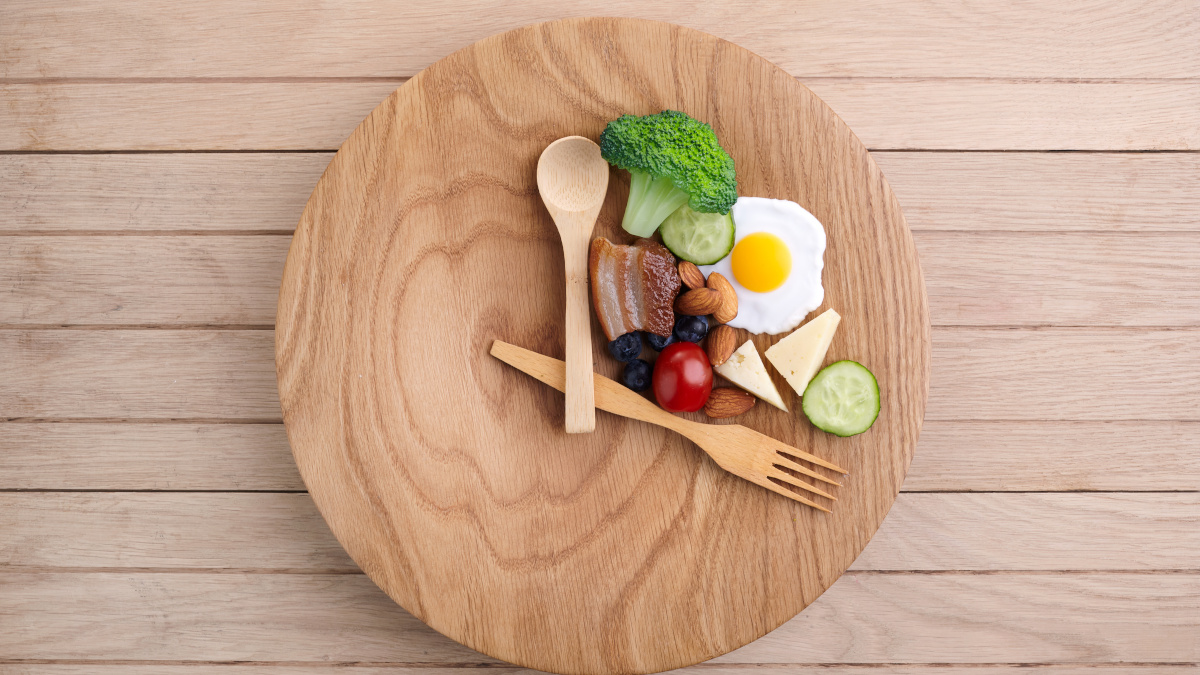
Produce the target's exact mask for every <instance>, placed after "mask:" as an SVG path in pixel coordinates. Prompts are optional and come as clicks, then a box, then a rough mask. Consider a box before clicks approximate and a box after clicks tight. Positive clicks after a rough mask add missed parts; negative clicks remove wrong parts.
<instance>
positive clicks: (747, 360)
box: [713, 340, 787, 412]
mask: <svg viewBox="0 0 1200 675" xmlns="http://www.w3.org/2000/svg"><path fill="white" fill-rule="evenodd" d="M713 370H715V371H717V374H718V375H720V376H721V377H723V378H725V379H727V380H729V381H730V382H732V383H734V384H736V385H737V386H739V387H741V388H742V389H745V390H746V391H748V392H750V393H751V394H754V395H755V396H757V397H759V398H761V399H762V400H764V401H766V402H767V403H770V404H771V405H773V406H775V407H776V408H779V409H780V410H783V411H785V412H786V411H787V406H785V405H784V404H783V397H781V396H780V395H779V390H778V389H776V388H775V383H774V382H772V381H771V376H770V375H768V374H767V367H766V366H764V365H763V362H762V357H760V356H759V355H758V350H757V349H755V348H754V343H753V342H752V341H750V340H746V344H744V345H742V346H741V347H738V349H737V351H736V352H734V353H733V354H731V355H730V356H729V358H728V359H726V360H725V363H722V364H721V365H719V366H717V367H716V368H713Z"/></svg>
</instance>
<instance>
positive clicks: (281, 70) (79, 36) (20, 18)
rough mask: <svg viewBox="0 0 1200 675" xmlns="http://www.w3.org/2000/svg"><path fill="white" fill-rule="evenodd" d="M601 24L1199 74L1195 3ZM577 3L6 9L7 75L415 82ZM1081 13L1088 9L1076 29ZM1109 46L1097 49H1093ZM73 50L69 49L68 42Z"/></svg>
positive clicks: (902, 64) (817, 6)
mask: <svg viewBox="0 0 1200 675" xmlns="http://www.w3.org/2000/svg"><path fill="white" fill-rule="evenodd" d="M603 13H604V14H605V15H607V16H635V17H642V18H648V19H657V20H660V21H673V22H676V23H682V24H684V25H687V26H690V27H693V28H698V29H700V30H703V31H706V32H709V33H713V34H715V35H717V36H719V37H723V38H725V39H728V40H732V41H734V42H737V43H739V44H741V45H743V46H745V47H746V48H748V49H751V50H753V51H756V52H758V53H759V54H761V55H762V56H764V57H766V58H768V59H770V60H772V61H775V62H776V63H778V64H780V65H781V66H783V67H784V68H786V69H788V70H790V71H791V72H793V73H796V74H804V75H838V76H841V75H856V76H862V75H869V76H887V77H896V76H924V77H933V76H1001V77H1039V78H1045V77H1070V78H1081V77H1082V78H1112V77H1196V76H1200V58H1197V55H1196V50H1195V49H1194V47H1195V25H1196V15H1195V11H1194V6H1193V5H1191V4H1189V3H1188V2H1186V1H1184V0H1156V1H1153V2H1147V3H1144V4H1139V5H1137V6H1136V7H1130V6H1129V5H1128V3H1125V2H1116V1H1113V0H1108V1H1103V2H1088V1H1087V0H1069V1H1064V2H1057V3H1018V4H1004V5H994V4H993V5H963V4H962V3H958V2H951V1H946V0H943V1H941V2H921V1H920V0H899V1H897V2H887V1H886V0H859V1H858V2H853V3H810V4H806V5H804V7H803V10H802V11H799V10H797V8H796V7H795V6H794V5H793V4H791V3H788V2H785V1H783V0H771V1H768V2H760V3H756V4H755V6H754V7H753V8H752V9H750V8H746V7H742V6H739V5H738V4H737V3H728V2H719V3H706V4H699V5H697V4H690V3H684V2H680V1H678V0H674V1H669V2H658V3H652V4H646V3H638V2H633V1H632V0H612V1H611V2H609V3H606V4H605V6H604V12H603ZM594 14H596V8H595V7H594V6H593V5H589V4H588V3H584V2H578V1H575V2H554V1H552V0H534V1H533V2H523V3H505V2H502V1H501V0H487V1H486V2H480V3H476V4H474V5H472V8H471V11H464V12H456V13H455V12H453V9H452V8H447V7H446V6H445V5H444V4H443V3H438V2H435V1H433V0H416V1H412V2H405V3H399V4H388V5H382V6H381V5H379V4H377V3H371V2H369V1H367V0H356V1H351V2H339V3H330V4H325V3H320V4H305V5H297V6H292V5H289V6H287V7H286V8H284V7H279V8H271V9H264V8H261V7H254V8H251V7H250V6H247V5H245V4H243V3H239V2H236V0H220V1H214V2H207V3H205V5H204V6H203V8H202V9H201V8H197V7H191V6H186V5H184V6H181V5H178V4H176V3H171V2H165V1H163V0H158V1H156V2H149V3H146V2H136V1H135V0H123V1H121V2H108V3H105V4H104V5H103V6H102V7H101V6H92V5H89V4H82V5H81V4H79V3H72V2H69V1H67V0H54V1H50V2H47V1H45V0H40V1H39V0H9V2H6V3H5V5H4V11H3V13H0V44H3V45H5V46H6V49H5V50H4V52H0V76H3V77H10V78H18V77H21V78H31V77H32V78H44V77H105V78H107V77H234V76H238V77H358V76H381V75H382V76H393V75H412V74H415V73H416V72H417V71H418V70H420V69H421V68H424V67H425V66H427V65H429V64H430V63H432V62H433V61H434V60H436V59H438V58H441V57H442V56H445V55H446V54H449V53H450V52H451V51H453V50H455V49H458V48H460V47H464V46H466V45H468V44H470V43H472V42H475V41H476V40H479V39H481V38H484V37H486V36H488V35H491V34H493V33H497V32H500V31H503V30H507V29H510V28H515V27H517V26H521V25H524V24H527V23H534V22H538V21H546V20H549V19H557V18H563V17H571V16H592V15H594ZM1080 16H1086V17H1087V22H1086V24H1081V23H1080V21H1079V17H1080ZM1098 45H1103V46H1104V48H1098V47H1097V46H1098ZM72 47H73V48H72Z"/></svg>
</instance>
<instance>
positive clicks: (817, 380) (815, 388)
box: [801, 361, 879, 436]
mask: <svg viewBox="0 0 1200 675" xmlns="http://www.w3.org/2000/svg"><path fill="white" fill-rule="evenodd" d="M801 407H802V409H803V410H804V414H805V415H807V416H808V420H809V421H810V422H812V423H813V426H815V427H816V428H818V429H820V430H821V431H827V432H829V433H831V434H836V435H838V436H854V435H856V434H861V433H862V432H864V431H866V430H867V429H870V428H871V425H872V424H874V423H875V418H877V417H879V383H878V382H876V381H875V376H874V375H872V374H871V371H869V370H867V369H866V367H865V366H863V365H862V364H861V363H857V362H855V361H838V362H837V363H833V364H830V365H828V366H826V367H825V369H824V370H822V371H821V372H819V373H817V376H816V377H814V378H813V379H812V382H809V383H808V388H807V389H805V390H804V400H803V402H802V404H801Z"/></svg>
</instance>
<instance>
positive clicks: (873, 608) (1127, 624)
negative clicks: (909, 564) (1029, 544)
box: [715, 574, 1200, 663]
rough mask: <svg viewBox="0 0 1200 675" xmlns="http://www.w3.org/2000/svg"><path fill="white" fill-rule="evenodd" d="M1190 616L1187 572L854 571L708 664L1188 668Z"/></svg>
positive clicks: (1198, 648)
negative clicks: (1083, 664)
mask: <svg viewBox="0 0 1200 675" xmlns="http://www.w3.org/2000/svg"><path fill="white" fill-rule="evenodd" d="M1176 593H1177V594H1178V595H1177V596H1174V595H1173V594H1176ZM1198 607H1200V576H1197V575H1195V574H1181V575H1137V574H1131V575H1126V574H1092V575H1088V574H1084V575H1076V574H1050V575H1033V576H1028V575H1022V574H998V575H958V574H950V575H910V574H896V575H875V574H851V575H847V576H845V577H842V579H840V580H839V581H838V582H837V584H836V585H834V586H833V587H832V588H831V589H830V590H829V591H827V592H826V593H825V595H824V596H823V597H822V598H821V599H820V600H818V601H817V602H816V603H814V604H813V605H812V606H811V607H809V609H808V610H807V611H805V612H804V613H802V614H801V615H800V616H798V617H796V618H795V619H792V620H791V621H789V622H787V623H785V624H784V625H783V626H782V627H780V628H779V629H777V630H775V631H774V632H773V633H770V634H769V635H767V636H766V637H764V638H763V639H761V640H758V641H757V642H753V643H751V644H749V645H746V646H745V647H742V648H741V649H739V650H737V651H734V652H731V653H729V654H726V655H725V656H721V657H718V658H717V659H715V662H720V663H724V662H730V663H738V662H770V663H788V662H805V661H818V660H819V661H822V662H850V663H870V662H876V661H881V662H887V663H897V662H915V663H929V662H934V661H943V662H950V663H996V662H1014V661H1023V662H1027V663H1045V662H1057V663H1070V662H1078V661H1083V662H1103V661H1136V662H1147V661H1148V662H1155V661H1160V662H1172V661H1175V662H1192V661H1196V660H1198V656H1200V640H1196V634H1197V628H1196V623H1197V622H1198V621H1200V609H1197V608H1198Z"/></svg>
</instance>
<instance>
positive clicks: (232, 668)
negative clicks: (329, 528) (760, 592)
mask: <svg viewBox="0 0 1200 675" xmlns="http://www.w3.org/2000/svg"><path fill="white" fill-rule="evenodd" d="M299 668H303V670H301V671H300V672H302V673H305V675H479V671H480V670H481V668H480V667H479V666H457V665H452V666H444V665H439V666H432V667H431V666H429V665H425V664H417V665H407V664H397V663H371V664H363V663H352V664H345V663H334V664H324V663H315V662H314V663H304V664H297V663H295V662H284V663H262V662H259V663H244V662H239V663H231V662H225V663H222V662H219V661H218V662H212V661H208V662H202V663H201V662H193V663H187V664H181V663H170V664H164V663H163V662H161V661H157V662H154V663H153V665H147V664H144V663H138V662H130V661H125V660H118V661H113V662H104V661H88V662H87V664H86V665H84V664H78V663H63V662H58V663H54V662H49V663H47V662H42V663H37V662H35V663H11V662H10V663H4V662H0V673H2V674H3V675H92V674H93V673H120V674H121V675H206V674H208V673H219V674H221V675H284V674H287V675H294V674H295V673H296V672H297V670H298V669H299ZM486 668H487V672H488V673H489V674H492V675H536V674H537V672H538V671H536V670H528V669H526V668H517V667H513V666H503V665H499V664H488V665H487V666H486ZM764 670H768V671H771V670H785V671H786V672H787V673H788V675H927V674H928V673H930V672H933V673H936V674H937V675H1128V674H1130V673H1133V674H1135V675H1193V674H1194V673H1195V664H1185V665H1169V664H1161V663H1132V664H1131V663H1122V664H1111V663H1093V664H1084V665H1058V664H1030V663H1007V664H987V665H970V666H954V665H951V666H947V665H945V664H940V663H939V664H916V665H897V664H874V663H872V664H860V665H840V664H818V665H805V664H757V663H753V664H736V663H729V664H718V665H715V666H714V665H712V664H707V665H706V664H701V665H696V666H691V667H689V668H681V669H679V670H674V671H671V672H672V673H678V674H680V675H684V674H687V675H697V674H699V673H704V674H705V675H734V674H737V675H745V674H746V673H749V672H762V671H764Z"/></svg>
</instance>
